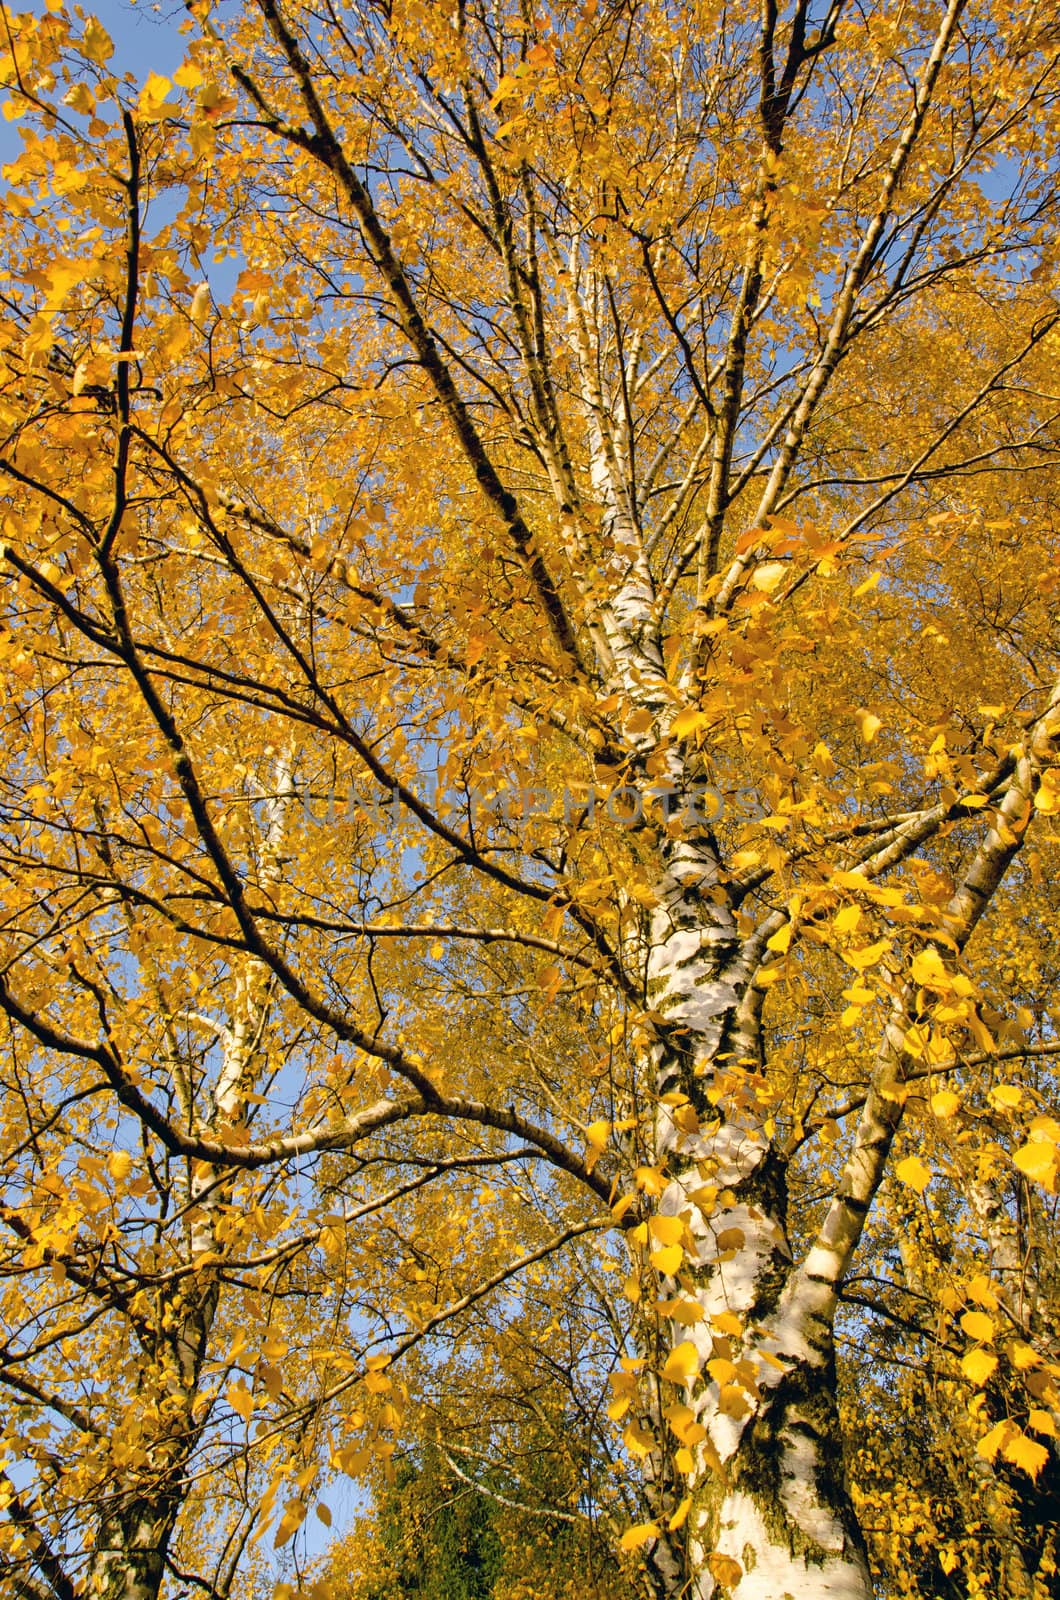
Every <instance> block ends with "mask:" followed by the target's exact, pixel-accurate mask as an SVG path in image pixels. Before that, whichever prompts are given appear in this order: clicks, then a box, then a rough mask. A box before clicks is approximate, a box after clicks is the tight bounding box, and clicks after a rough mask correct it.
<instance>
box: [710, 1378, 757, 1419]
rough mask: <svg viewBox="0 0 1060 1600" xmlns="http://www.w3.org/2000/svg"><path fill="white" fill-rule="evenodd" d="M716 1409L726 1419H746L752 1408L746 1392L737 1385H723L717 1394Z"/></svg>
mask: <svg viewBox="0 0 1060 1600" xmlns="http://www.w3.org/2000/svg"><path fill="white" fill-rule="evenodd" d="M718 1409H719V1411H723V1412H724V1413H725V1415H726V1416H727V1417H746V1415H747V1413H748V1412H749V1411H750V1410H751V1409H752V1407H751V1402H750V1400H749V1399H748V1397H747V1393H746V1390H744V1389H741V1387H740V1385H739V1384H738V1383H723V1384H722V1386H721V1389H720V1390H719V1392H718Z"/></svg>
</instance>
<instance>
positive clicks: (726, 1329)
mask: <svg viewBox="0 0 1060 1600" xmlns="http://www.w3.org/2000/svg"><path fill="white" fill-rule="evenodd" d="M710 1325H711V1327H712V1328H714V1329H715V1331H716V1332H718V1333H727V1334H732V1336H733V1337H734V1338H739V1336H740V1334H741V1333H742V1332H743V1323H742V1322H741V1321H740V1319H739V1317H738V1316H737V1315H736V1313H735V1311H716V1312H715V1313H714V1314H713V1316H712V1317H711V1319H710Z"/></svg>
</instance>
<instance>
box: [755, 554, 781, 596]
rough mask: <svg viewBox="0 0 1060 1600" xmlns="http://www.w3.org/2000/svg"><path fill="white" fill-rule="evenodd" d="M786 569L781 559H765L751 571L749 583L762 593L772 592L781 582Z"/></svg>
mask: <svg viewBox="0 0 1060 1600" xmlns="http://www.w3.org/2000/svg"><path fill="white" fill-rule="evenodd" d="M787 570H788V569H787V567H786V565H785V564H784V562H783V561H765V562H763V563H762V565H761V566H759V567H756V568H755V569H754V571H753V572H752V574H751V583H752V585H753V586H754V588H756V589H759V590H761V592H762V593H763V594H772V593H773V590H774V589H775V588H777V586H778V585H779V584H780V583H781V582H782V580H783V578H784V574H785V573H786V572H787Z"/></svg>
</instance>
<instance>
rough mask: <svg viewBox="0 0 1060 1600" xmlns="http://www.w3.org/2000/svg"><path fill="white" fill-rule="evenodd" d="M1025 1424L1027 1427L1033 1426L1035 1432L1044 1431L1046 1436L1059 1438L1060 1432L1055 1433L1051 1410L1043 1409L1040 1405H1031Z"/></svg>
mask: <svg viewBox="0 0 1060 1600" xmlns="http://www.w3.org/2000/svg"><path fill="white" fill-rule="evenodd" d="M1027 1425H1028V1427H1031V1428H1033V1429H1034V1431H1035V1433H1044V1434H1045V1435H1046V1436H1047V1438H1050V1439H1056V1438H1060V1434H1058V1433H1057V1429H1056V1423H1055V1422H1054V1420H1053V1414H1052V1412H1051V1411H1044V1410H1043V1409H1042V1408H1041V1406H1032V1407H1031V1409H1030V1412H1029V1413H1028V1416H1027Z"/></svg>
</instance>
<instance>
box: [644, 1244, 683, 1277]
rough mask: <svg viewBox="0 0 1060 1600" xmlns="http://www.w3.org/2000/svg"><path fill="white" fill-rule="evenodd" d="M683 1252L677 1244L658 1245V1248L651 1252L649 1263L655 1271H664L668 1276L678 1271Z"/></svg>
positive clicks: (672, 1275)
mask: <svg viewBox="0 0 1060 1600" xmlns="http://www.w3.org/2000/svg"><path fill="white" fill-rule="evenodd" d="M684 1259H685V1253H684V1251H683V1250H682V1248H681V1246H680V1245H679V1244H664V1245H660V1246H659V1248H658V1250H653V1251H652V1252H651V1264H652V1266H653V1267H655V1268H656V1269H657V1271H659V1272H662V1273H665V1275H666V1276H667V1277H668V1278H672V1277H674V1275H675V1274H676V1273H677V1272H679V1271H680V1268H681V1263H682V1261H683V1260H684Z"/></svg>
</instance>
